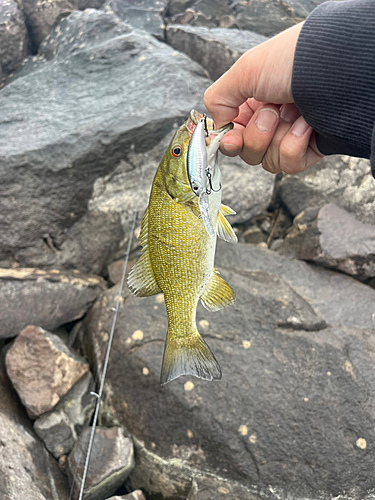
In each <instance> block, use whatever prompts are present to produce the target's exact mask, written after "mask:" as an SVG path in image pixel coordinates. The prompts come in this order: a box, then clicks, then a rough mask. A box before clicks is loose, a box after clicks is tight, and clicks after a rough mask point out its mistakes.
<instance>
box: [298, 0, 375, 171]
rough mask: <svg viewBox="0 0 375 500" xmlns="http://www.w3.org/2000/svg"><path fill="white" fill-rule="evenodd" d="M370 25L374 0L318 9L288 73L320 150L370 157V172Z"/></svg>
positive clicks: (374, 87) (373, 51) (373, 112)
mask: <svg viewBox="0 0 375 500" xmlns="http://www.w3.org/2000/svg"><path fill="white" fill-rule="evenodd" d="M374 26H375V0H347V1H338V2H336V1H331V2H326V3H324V4H322V5H320V6H319V7H318V8H317V9H315V10H314V11H313V12H312V13H311V14H310V16H309V17H308V18H307V20H306V21H305V23H304V25H303V27H302V30H301V33H300V36H299V38H298V42H297V47H296V52H295V56H294V65H293V75H292V94H293V98H294V101H295V103H296V105H297V107H298V109H299V110H300V112H301V114H302V116H303V117H304V118H305V120H306V121H307V123H309V125H311V126H312V127H313V129H314V130H315V131H316V136H317V146H318V148H319V150H320V151H321V152H322V153H323V154H336V153H340V154H347V155H350V156H359V157H363V158H371V163H372V169H373V173H375V152H374V150H375V148H374V146H375V142H374V136H373V134H375V132H374V124H375V29H374ZM371 146H372V147H371Z"/></svg>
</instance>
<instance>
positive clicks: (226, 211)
mask: <svg viewBox="0 0 375 500" xmlns="http://www.w3.org/2000/svg"><path fill="white" fill-rule="evenodd" d="M220 212H221V214H222V215H236V212H235V211H234V210H233V209H232V208H230V207H228V206H227V205H223V204H221V207H220Z"/></svg>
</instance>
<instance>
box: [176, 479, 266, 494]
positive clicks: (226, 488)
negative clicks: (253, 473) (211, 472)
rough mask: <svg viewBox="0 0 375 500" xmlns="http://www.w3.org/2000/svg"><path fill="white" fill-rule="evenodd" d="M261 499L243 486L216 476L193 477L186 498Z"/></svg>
mask: <svg viewBox="0 0 375 500" xmlns="http://www.w3.org/2000/svg"><path fill="white" fill-rule="evenodd" d="M239 499H241V500H261V498H260V497H258V495H255V494H254V493H252V492H250V491H249V490H248V489H247V488H245V487H244V486H241V485H240V484H237V483H233V482H230V481H224V480H219V479H216V478H207V477H205V478H201V477H196V478H194V479H193V485H192V487H191V490H190V492H189V495H188V497H187V499H186V500H239Z"/></svg>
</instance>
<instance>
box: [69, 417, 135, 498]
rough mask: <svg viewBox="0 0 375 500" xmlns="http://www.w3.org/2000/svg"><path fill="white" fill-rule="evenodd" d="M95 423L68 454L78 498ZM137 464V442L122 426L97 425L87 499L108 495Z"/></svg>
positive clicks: (75, 492) (74, 491)
mask: <svg viewBox="0 0 375 500" xmlns="http://www.w3.org/2000/svg"><path fill="white" fill-rule="evenodd" d="M90 433H91V427H88V428H86V429H85V430H84V431H83V432H82V434H81V435H80V437H79V439H78V441H77V442H76V444H75V446H74V448H73V450H72V452H71V453H70V455H69V457H68V475H69V478H70V482H71V483H73V482H74V484H75V487H74V490H73V498H74V499H77V498H78V493H79V487H80V485H81V483H82V474H83V466H84V463H85V459H86V450H87V446H88V442H89V438H90ZM133 467H134V452H133V443H132V440H131V439H130V438H129V437H126V436H125V435H124V431H123V430H122V429H121V428H120V427H111V428H105V427H97V428H96V431H95V438H94V445H93V448H92V453H91V459H90V467H89V471H88V474H87V478H86V483H85V489H84V492H85V496H84V498H85V500H96V499H98V498H106V497H107V496H110V495H111V494H112V493H114V492H115V491H116V489H117V488H118V487H119V486H121V485H122V484H123V483H124V481H125V479H126V478H127V477H128V476H129V474H130V472H131V471H132V469H133Z"/></svg>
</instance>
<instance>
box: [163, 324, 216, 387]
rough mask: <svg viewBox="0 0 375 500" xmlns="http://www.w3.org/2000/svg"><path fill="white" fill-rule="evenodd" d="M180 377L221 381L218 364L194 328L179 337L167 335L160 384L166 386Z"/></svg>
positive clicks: (169, 332) (169, 333)
mask: <svg viewBox="0 0 375 500" xmlns="http://www.w3.org/2000/svg"><path fill="white" fill-rule="evenodd" d="M181 375H193V376H194V377H198V378H201V379H204V380H219V379H221V369H220V366H219V363H218V362H217V361H216V358H215V356H214V355H213V354H212V351H211V349H210V348H209V347H208V345H207V344H206V342H205V341H204V340H203V339H202V337H201V336H200V334H199V332H198V330H197V329H196V328H192V332H191V333H188V334H186V335H183V336H179V337H176V336H174V335H173V333H172V332H171V331H170V330H168V333H167V340H166V343H165V348H164V356H163V364H162V368H161V376H160V384H161V385H164V384H167V383H168V382H171V381H172V380H174V379H176V378H178V377H180V376H181Z"/></svg>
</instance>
